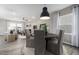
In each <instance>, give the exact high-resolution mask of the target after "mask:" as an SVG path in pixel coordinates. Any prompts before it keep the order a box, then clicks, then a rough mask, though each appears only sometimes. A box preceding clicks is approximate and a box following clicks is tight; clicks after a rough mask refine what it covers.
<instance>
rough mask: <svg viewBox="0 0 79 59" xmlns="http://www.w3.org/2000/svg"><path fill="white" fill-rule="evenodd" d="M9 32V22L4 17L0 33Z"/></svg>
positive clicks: (0, 24) (0, 21) (0, 22)
mask: <svg viewBox="0 0 79 59" xmlns="http://www.w3.org/2000/svg"><path fill="white" fill-rule="evenodd" d="M5 32H7V22H6V20H4V19H0V34H3V33H5Z"/></svg>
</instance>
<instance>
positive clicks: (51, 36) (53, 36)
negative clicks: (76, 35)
mask: <svg viewBox="0 0 79 59" xmlns="http://www.w3.org/2000/svg"><path fill="white" fill-rule="evenodd" d="M55 37H57V35H56V34H51V33H48V34H47V35H45V38H55Z"/></svg>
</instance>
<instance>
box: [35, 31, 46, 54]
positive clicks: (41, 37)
mask: <svg viewBox="0 0 79 59" xmlns="http://www.w3.org/2000/svg"><path fill="white" fill-rule="evenodd" d="M34 48H35V55H44V53H45V49H46V41H45V33H44V31H43V30H35V31H34Z"/></svg>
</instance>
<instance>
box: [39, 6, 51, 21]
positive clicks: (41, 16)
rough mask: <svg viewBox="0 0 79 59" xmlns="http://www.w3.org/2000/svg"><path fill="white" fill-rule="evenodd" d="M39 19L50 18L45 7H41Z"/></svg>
mask: <svg viewBox="0 0 79 59" xmlns="http://www.w3.org/2000/svg"><path fill="white" fill-rule="evenodd" d="M40 19H44V20H46V19H50V15H49V13H48V11H47V7H43V11H42V13H41V15H40Z"/></svg>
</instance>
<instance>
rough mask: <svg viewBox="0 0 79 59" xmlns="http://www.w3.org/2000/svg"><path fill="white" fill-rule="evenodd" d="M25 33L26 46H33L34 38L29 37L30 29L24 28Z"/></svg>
mask: <svg viewBox="0 0 79 59" xmlns="http://www.w3.org/2000/svg"><path fill="white" fill-rule="evenodd" d="M25 35H26V47H29V48H33V40H34V39H32V38H31V35H30V31H29V30H28V29H27V30H25Z"/></svg>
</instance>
